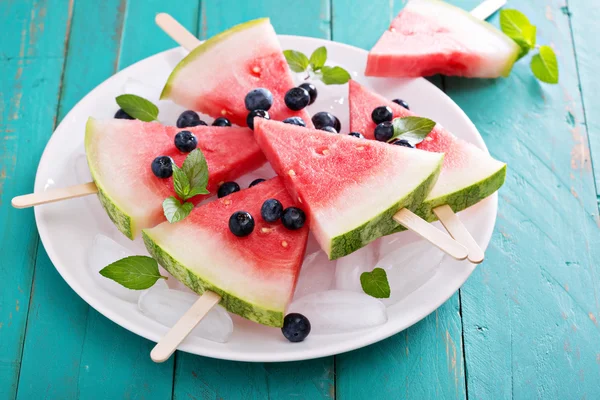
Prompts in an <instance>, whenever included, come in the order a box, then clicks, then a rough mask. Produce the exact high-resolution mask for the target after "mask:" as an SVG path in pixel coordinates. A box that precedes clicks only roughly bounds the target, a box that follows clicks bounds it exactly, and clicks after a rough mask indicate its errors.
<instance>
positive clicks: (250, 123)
mask: <svg viewBox="0 0 600 400" xmlns="http://www.w3.org/2000/svg"><path fill="white" fill-rule="evenodd" d="M254 117H258V118H264V119H271V117H270V116H269V113H268V112H267V111H265V110H254V111H250V113H248V116H247V117H246V125H248V128H250V129H252V130H254Z"/></svg>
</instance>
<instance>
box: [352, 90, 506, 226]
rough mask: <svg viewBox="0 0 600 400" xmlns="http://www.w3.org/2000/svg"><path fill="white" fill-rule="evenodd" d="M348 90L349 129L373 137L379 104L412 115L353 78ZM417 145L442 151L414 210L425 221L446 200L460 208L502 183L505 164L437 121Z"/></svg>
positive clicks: (434, 218) (456, 208) (491, 191)
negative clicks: (423, 196)
mask: <svg viewBox="0 0 600 400" xmlns="http://www.w3.org/2000/svg"><path fill="white" fill-rule="evenodd" d="M349 92H350V93H349V96H348V103H349V107H350V130H352V131H356V132H361V133H362V134H363V135H364V136H365V138H368V139H374V135H373V131H374V129H375V123H374V122H373V120H372V119H371V112H372V111H373V110H374V109H375V108H377V107H379V106H388V107H390V108H391V109H392V110H393V112H394V118H396V117H407V116H413V115H415V114H414V113H412V112H410V111H408V110H407V109H405V108H404V107H402V106H400V105H398V104H396V103H394V102H392V101H389V100H387V99H385V98H384V97H382V96H380V95H378V94H376V93H372V92H370V91H369V90H368V89H367V88H365V87H363V86H361V85H360V84H358V83H357V82H356V81H354V80H351V81H350V86H349ZM394 147H396V146H394ZM417 148H418V149H421V150H426V151H432V152H439V153H444V154H445V156H444V167H443V168H442V172H441V174H440V177H439V178H438V181H437V183H436V184H435V186H434V187H433V190H431V192H430V193H429V195H428V196H427V199H425V201H424V202H423V204H421V206H420V207H419V208H418V209H417V211H416V213H417V214H418V215H419V216H421V217H422V218H423V219H425V220H427V221H434V220H436V219H437V218H436V216H435V214H434V213H433V209H434V208H435V207H438V206H441V205H444V204H448V205H450V207H452V209H453V210H454V211H455V212H458V211H461V210H464V209H465V208H468V207H471V206H472V205H474V204H476V203H478V202H479V201H481V200H483V199H484V198H486V197H488V196H489V195H491V194H492V193H494V192H495V191H497V190H498V189H499V188H500V187H501V186H502V184H503V183H504V178H505V176H506V164H504V163H503V162H500V161H497V160H495V159H493V158H492V157H490V156H489V155H488V154H486V153H485V152H484V151H482V150H480V149H479V148H477V147H476V146H474V145H472V144H471V143H468V142H466V141H464V140H462V139H459V138H457V137H456V136H454V135H453V134H451V133H450V132H448V131H447V130H445V129H444V128H443V127H442V126H440V125H439V124H437V125H436V126H435V128H434V129H433V131H432V132H431V133H430V134H429V135H427V137H426V138H425V140H424V141H422V142H421V143H419V144H418V145H417Z"/></svg>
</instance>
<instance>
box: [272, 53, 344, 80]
mask: <svg viewBox="0 0 600 400" xmlns="http://www.w3.org/2000/svg"><path fill="white" fill-rule="evenodd" d="M283 55H284V56H285V59H286V61H287V63H288V65H289V67H290V69H291V70H292V71H294V72H306V73H307V75H306V79H309V78H311V77H313V78H316V79H320V80H322V81H323V83H324V84H326V85H342V84H344V83H346V82H348V81H349V80H350V79H351V78H352V77H351V76H350V74H349V73H348V71H346V70H345V69H344V68H342V67H338V66H336V67H330V66H327V65H325V63H326V62H327V48H326V47H325V46H321V47H319V48H318V49H316V50H315V51H313V53H312V54H311V55H310V58H308V57H307V56H306V55H305V54H304V53H302V52H300V51H297V50H284V52H283Z"/></svg>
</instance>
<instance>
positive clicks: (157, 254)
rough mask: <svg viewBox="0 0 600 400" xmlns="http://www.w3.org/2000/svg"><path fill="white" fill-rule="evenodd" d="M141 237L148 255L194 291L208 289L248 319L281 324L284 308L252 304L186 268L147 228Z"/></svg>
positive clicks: (278, 325) (269, 324)
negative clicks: (278, 308)
mask: <svg viewBox="0 0 600 400" xmlns="http://www.w3.org/2000/svg"><path fill="white" fill-rule="evenodd" d="M142 238H143V239H144V244H145V245H146V249H147V250H148V252H149V253H150V255H151V256H152V257H153V258H154V259H155V260H156V261H158V263H159V264H160V265H161V266H162V267H163V268H164V269H166V270H167V271H168V272H169V273H170V274H171V275H173V276H174V277H175V279H177V280H178V281H179V282H181V283H183V284H184V285H185V286H187V287H188V288H190V289H191V290H193V291H194V292H196V293H198V294H202V293H204V292H205V291H206V290H210V291H212V292H215V293H217V294H218V295H219V296H221V302H220V304H221V305H222V306H223V307H225V309H227V311H229V312H232V313H234V314H237V315H239V316H241V317H244V318H246V319H249V320H250V321H254V322H258V323H259V324H262V325H267V326H273V327H277V328H281V327H282V326H283V317H284V313H285V310H273V309H269V308H266V307H264V306H260V305H257V304H252V303H250V302H248V301H246V300H243V299H241V298H239V297H237V296H236V295H235V294H233V293H229V292H226V291H224V290H222V289H220V288H219V287H218V286H216V285H214V284H213V283H211V282H209V281H208V280H206V279H205V278H203V277H201V276H200V275H198V274H196V273H194V272H193V271H191V270H190V269H188V268H186V267H185V265H183V264H181V263H180V262H179V261H177V260H176V259H175V258H174V257H173V256H172V255H171V254H170V253H169V252H168V250H166V249H164V248H163V247H161V246H160V245H159V244H158V242H157V240H156V239H155V238H153V237H152V234H151V233H150V232H149V231H148V230H145V229H144V230H142Z"/></svg>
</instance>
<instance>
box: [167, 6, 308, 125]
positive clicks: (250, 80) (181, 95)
mask: <svg viewBox="0 0 600 400" xmlns="http://www.w3.org/2000/svg"><path fill="white" fill-rule="evenodd" d="M156 21H157V23H158V25H159V26H160V27H161V28H162V29H163V30H165V32H167V33H168V34H169V35H170V36H171V37H172V38H173V39H175V41H176V42H178V43H179V44H181V45H184V46H185V47H186V48H187V49H190V50H191V49H193V50H191V52H190V54H188V55H187V56H186V57H185V58H184V59H183V60H181V61H180V62H179V64H178V65H177V66H176V67H175V69H174V70H173V72H172V73H171V75H170V76H169V79H168V80H167V83H166V84H165V87H164V89H163V91H162V94H161V99H169V100H172V101H174V102H175V103H177V104H180V105H182V106H184V107H187V108H190V109H193V110H197V111H200V112H202V113H205V114H208V115H210V116H212V117H214V118H218V117H226V118H228V119H229V120H231V122H233V123H235V124H237V125H239V126H246V123H247V120H246V118H247V116H248V113H249V111H248V109H246V105H245V104H244V96H245V95H246V93H248V92H250V91H251V90H253V89H256V88H265V89H267V90H268V91H270V92H271V94H272V96H273V99H272V105H271V106H270V108H268V110H266V111H267V112H268V113H269V115H270V118H271V119H276V120H283V119H286V118H289V117H300V118H302V120H303V121H304V122H305V123H306V124H307V126H312V122H311V119H310V115H309V114H308V112H307V111H306V110H300V111H292V110H290V109H289V108H288V107H287V106H286V105H285V102H284V96H285V94H286V92H287V91H288V90H289V89H291V88H293V87H294V86H295V85H294V82H293V79H292V76H291V74H290V71H289V69H288V66H287V62H286V60H285V57H284V56H283V52H282V50H281V46H280V45H279V40H278V39H277V34H276V33H275V30H274V29H273V26H272V25H271V23H270V22H269V19H268V18H261V19H256V20H252V21H248V22H245V23H243V24H239V25H236V26H234V27H233V28H231V29H229V30H227V31H224V32H221V33H220V34H218V35H216V36H213V37H212V38H210V39H208V40H206V41H205V42H200V41H199V40H198V39H196V38H195V37H194V36H193V35H192V34H191V33H189V32H188V31H187V30H186V29H185V28H184V27H183V26H181V25H180V24H178V23H177V21H175V20H174V19H173V18H171V17H170V16H169V15H167V14H159V15H158V16H157V18H156ZM194 41H195V42H194Z"/></svg>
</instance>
